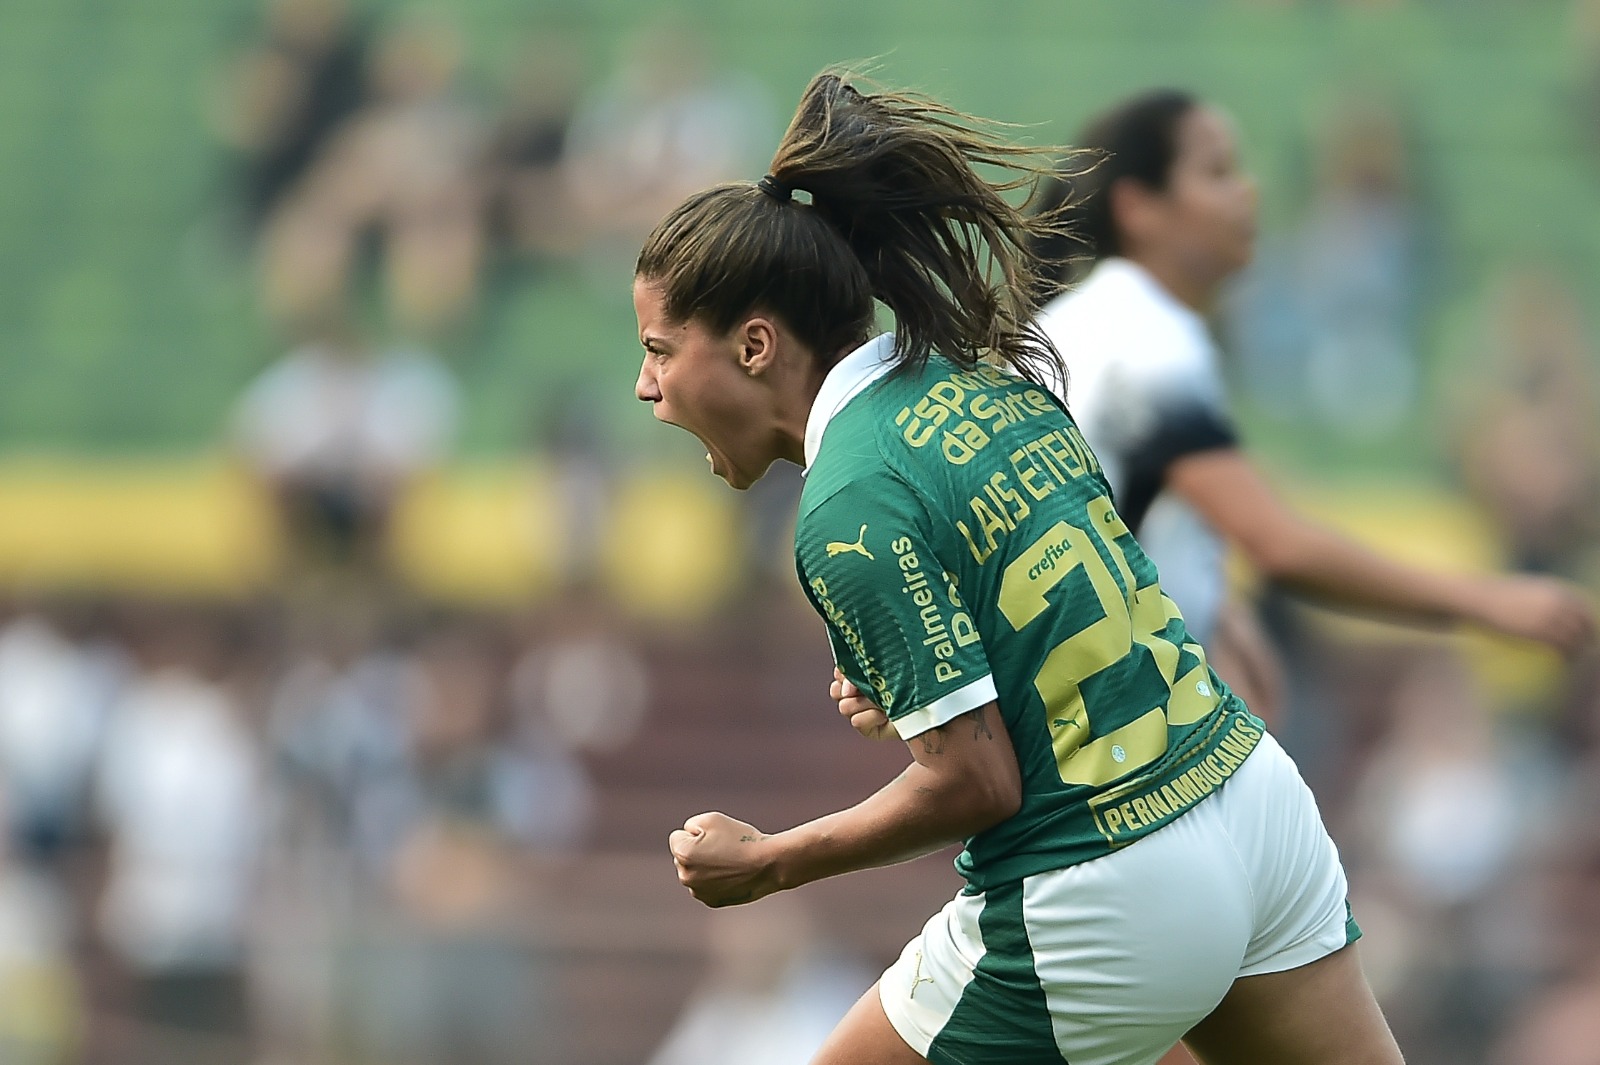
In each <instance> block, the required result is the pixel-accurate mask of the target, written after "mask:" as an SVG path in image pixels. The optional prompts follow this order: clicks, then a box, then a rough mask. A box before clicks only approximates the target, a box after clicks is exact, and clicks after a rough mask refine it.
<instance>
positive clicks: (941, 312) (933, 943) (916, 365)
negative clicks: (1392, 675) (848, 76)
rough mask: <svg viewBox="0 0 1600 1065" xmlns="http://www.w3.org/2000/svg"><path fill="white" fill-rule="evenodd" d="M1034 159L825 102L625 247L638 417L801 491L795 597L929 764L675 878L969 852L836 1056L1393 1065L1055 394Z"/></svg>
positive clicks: (1292, 789)
mask: <svg viewBox="0 0 1600 1065" xmlns="http://www.w3.org/2000/svg"><path fill="white" fill-rule="evenodd" d="M1029 160H1030V157H1029V156H1028V155H1027V153H1025V152H1022V151H1021V150H1020V149H1017V148H1014V147H1011V146H1009V145H1007V144H1005V143H1004V142H1003V141H1002V140H1000V139H998V138H996V137H994V136H992V135H991V134H989V133H988V132H986V131H985V130H984V129H983V127H981V126H978V125H976V123H975V121H974V120H971V119H969V118H967V117H966V116H963V115H960V114H958V113H956V112H953V111H951V110H949V109H947V108H945V107H942V106H940V105H939V104H937V103H935V102H932V101H929V100H925V99H921V98H915V97H910V96H903V95H897V94H891V93H882V94H871V95H865V94H862V93H860V92H858V91H856V90H855V89H854V88H852V87H850V86H849V85H847V84H845V83H844V82H843V81H841V80H840V78H839V77H837V76H834V75H831V74H825V75H822V76H819V77H818V78H816V79H815V80H814V81H813V82H812V83H811V84H810V86H808V87H807V89H806V91H805V94H804V96H803V98H802V99H801V101H800V105H799V109H798V111H797V113H796V115H795V117H794V120H793V122H792V124H791V125H790V127H789V130H788V132H787V133H786V134H785V136H784V139H783V142H782V143H781V144H780V146H779V148H778V151H777V154H776V156H775V158H774V159H773V162H772V169H771V173H770V174H769V175H768V176H767V177H766V178H764V179H762V181H761V182H759V183H758V184H755V185H751V184H731V185H721V186H718V187H716V188H713V189H710V190H707V191H705V192H702V193H700V194H698V195H696V196H694V197H691V198H690V199H689V200H688V201H687V202H685V203H684V204H683V205H682V206H680V207H679V208H677V209H676V210H675V211H673V212H672V213H671V214H670V215H668V217H667V218H666V219H665V220H664V221H663V222H662V223H661V224H660V226H659V227H658V228H657V229H656V231H655V232H654V233H653V234H652V235H651V236H650V238H649V240H648V241H647V242H646V244H645V247H644V249H643V251H642V252H641V254H640V256H639V263H638V269H637V271H636V278H635V283H634V307H635V310H636V312H637V314H638V318H639V335H640V340H641V342H642V343H643V345H644V348H645V353H646V354H645V358H644V364H643V366H642V368H641V370H640V373H639V380H638V385H637V392H638V396H639V398H640V399H642V400H645V401H648V402H649V403H650V404H651V405H652V407H653V408H654V411H655V415H656V417H657V418H659V419H661V420H662V421H666V422H670V423H672V424H675V425H678V426H681V427H682V428H684V429H686V430H688V431H689V432H691V433H693V434H694V435H695V436H697V437H698V438H699V439H700V440H701V442H702V443H704V445H705V447H706V452H707V455H708V457H709V458H710V461H711V468H712V470H713V472H715V473H716V474H717V475H718V476H720V477H722V478H723V479H724V480H726V481H727V482H728V483H729V484H730V485H732V486H734V487H735V488H745V487H748V486H749V485H750V484H752V483H753V482H754V481H756V480H757V479H758V478H759V477H761V476H762V474H763V473H764V472H765V471H766V470H767V468H768V467H769V466H770V465H771V464H772V463H773V462H774V461H776V460H777V459H788V460H790V461H792V462H795V463H797V464H801V465H803V466H804V467H805V468H806V470H807V481H806V486H805V489H804V492H803V495H802V498H801V504H800V517H799V522H798V531H797V534H796V556H797V564H798V568H799V572H800V576H801V580H802V583H803V585H804V587H805V590H806V593H807V595H808V596H809V597H810V599H811V601H812V603H813V604H814V605H815V607H816V609H817V611H818V612H819V613H820V614H821V615H822V617H823V619H824V620H825V622H826V625H827V629H828V633H829V636H830V637H831V639H832V643H833V648H834V653H835V656H836V659H837V661H838V663H839V664H840V666H841V668H842V670H843V672H844V675H845V676H847V677H848V678H849V679H850V681H851V682H853V683H854V684H856V685H858V686H859V687H860V688H861V689H862V690H863V691H865V692H867V693H869V694H870V695H871V697H872V699H873V700H874V701H875V703H876V704H877V705H878V706H881V707H882V708H883V710H884V711H885V712H886V714H887V718H888V721H889V723H890V725H891V726H892V728H893V729H894V730H895V732H896V733H898V735H899V736H900V737H901V738H902V739H904V740H906V741H907V743H908V746H909V748H910V752H911V757H912V764H911V765H910V766H908V767H907V769H906V770H905V772H904V773H903V774H901V775H900V776H899V777H898V778H896V779H895V780H894V781H892V782H890V783H889V784H887V785H886V786H885V787H884V788H883V789H881V790H880V791H878V792H877V793H876V794H874V795H872V796H870V797H869V798H867V799H865V800H863V801H862V802H860V803H859V804H857V805H855V806H852V807H850V808H849V809H845V810H841V811H839V812H837V813H834V814H830V815H828V816H826V817H822V818H819V819H817V820H815V821H811V822H809V823H807V824H803V825H800V826H798V827H796V828H791V829H789V830H787V831H783V832H778V833H775V834H767V833H764V832H761V831H759V830H758V829H756V828H755V827H753V826H751V825H748V824H745V823H743V822H740V821H737V820H735V819H733V818H732V817H729V816H727V815H725V814H721V813H705V814H699V815H697V816H695V817H691V818H690V819H689V820H688V821H687V822H686V823H685V825H684V827H683V829H682V830H681V831H677V832H674V833H672V837H671V840H670V844H669V845H670V848H671V851H672V856H673V860H674V862H675V864H676V867H677V870H678V876H679V879H680V880H681V881H682V882H683V883H684V884H685V885H687V886H688V888H689V889H690V890H691V891H692V892H693V894H694V896H695V897H696V898H698V899H700V900H701V901H702V902H704V903H706V904H707V905H711V906H726V905H732V904H736V903H743V902H749V901H751V900H754V899H758V898H761V897H762V896H764V895H768V894H770V893H772V892H774V891H779V890H783V889H786V888H792V887H796V886H798V885H800V884H804V883H807V882H809V881H813V880H817V879H819V878H822V877H827V876H833V875H837V874H839V873H845V872H850V871H852V870H856V869H863V868H868V867H871V866H877V865H884V864H888V863H891V862H898V861H903V860H905V859H908V858H912V857H916V856H918V855H922V854H927V853H930V852H932V851H934V850H937V849H939V848H941V847H944V846H946V845H948V844H950V843H954V842H963V843H964V850H963V851H962V854H961V856H960V858H959V859H958V861H957V865H958V868H959V869H960V871H961V873H962V874H963V876H964V877H965V878H966V880H967V886H966V888H965V889H964V890H963V891H962V892H961V893H960V894H959V895H958V896H957V897H956V898H955V899H954V900H953V901H951V902H950V903H949V905H947V906H946V907H945V908H944V909H943V910H942V911H940V912H939V913H938V914H936V915H934V916H933V917H932V918H931V919H930V920H929V921H928V923H927V925H926V926H925V927H924V929H923V930H922V932H921V934H920V935H918V936H917V937H916V938H914V939H913V940H912V941H911V942H910V943H909V944H908V945H907V947H906V949H905V952H904V953H903V954H902V956H901V957H900V959H899V960H898V961H897V962H896V963H895V964H894V965H892V966H891V967H890V968H889V969H888V970H887V971H886V972H885V973H884V974H883V977H882V978H881V979H880V981H879V982H878V985H877V986H876V987H874V988H873V990H872V991H870V992H869V993H868V994H867V995H866V996H864V997H863V998H862V999H861V1001H860V1002H859V1003H858V1004H857V1005H856V1007H855V1008H854V1009H853V1010H852V1011H851V1012H850V1014H849V1015H848V1016H847V1017H846V1018H845V1019H844V1020H843V1021H842V1022H841V1023H840V1026H839V1028H838V1029H837V1031H836V1032H835V1033H834V1035H833V1036H832V1038H831V1039H830V1041H829V1042H828V1043H827V1045H826V1046H825V1047H824V1048H823V1050H822V1051H821V1052H820V1053H819V1056H818V1058H817V1062H818V1065H913V1063H917V1062H922V1061H931V1062H937V1063H951V1065H954V1063H962V1065H969V1063H970V1065H983V1063H1015V1065H1021V1063H1035V1062H1045V1061H1061V1060H1066V1061H1070V1062H1072V1063H1073V1065H1148V1063H1150V1062H1154V1061H1155V1060H1156V1059H1158V1058H1159V1057H1160V1056H1161V1055H1162V1053H1163V1052H1164V1051H1166V1050H1167V1049H1168V1048H1169V1047H1170V1046H1172V1045H1173V1043H1174V1042H1176V1041H1177V1040H1178V1039H1179V1038H1186V1040H1187V1041H1188V1042H1189V1043H1190V1045H1191V1046H1192V1047H1193V1048H1194V1049H1195V1051H1196V1052H1197V1053H1198V1054H1199V1055H1200V1056H1201V1057H1202V1058H1203V1060H1205V1061H1206V1062H1208V1063H1230V1065H1231V1063H1240V1065H1243V1063H1246V1062H1248V1063H1251V1065H1263V1063H1274V1065H1302V1063H1304V1065H1321V1063H1329V1065H1332V1063H1335V1062H1337V1063H1339V1065H1357V1063H1360V1065H1377V1063H1382V1065H1393V1063H1395V1062H1399V1061H1400V1060H1401V1059H1400V1054H1399V1051H1398V1050H1397V1049H1396V1047H1395V1044H1394V1041H1393V1039H1392V1037H1391V1036H1390V1034H1389V1031H1388V1028H1387V1026H1386V1025H1385V1023H1384V1020H1383V1017H1382V1015H1381V1014H1380V1012H1379V1010H1378V1007H1377V1005H1376V1003H1375V1002H1374V1000H1373V998H1372V995H1371V992H1370V991H1369V990H1368V988H1367V985H1366V982H1365V980H1364V978H1363V976H1362V974H1361V967H1360V963H1359V961H1358V959H1357V955H1356V950H1355V947H1354V946H1353V941H1354V939H1355V937H1356V936H1357V935H1358V934H1359V932H1358V930H1357V929H1356V928H1355V926H1354V924H1353V922H1351V921H1350V920H1349V915H1348V911H1347V908H1346V905H1345V878H1344V873H1343V871H1342V870H1341V868H1340V866H1339V860H1338V855H1337V853H1336V851H1335V849H1334V846H1333V843H1332V842H1331V840H1329V838H1328V835H1327V833H1326V831H1325V830H1324V829H1323V827H1322V824H1321V820H1320V818H1319V816H1318V813H1317V809H1316V805H1315V803H1314V801H1313V799H1312V797H1311V795H1310V793H1309V792H1308V791H1307V789H1306V787H1305V785H1304V784H1303V783H1302V782H1301V780H1300V777H1299V774H1298V772H1297V771H1296V769H1295V767H1294V764H1293V763H1292V762H1291V761H1290V760H1289V758H1288V757H1287V756H1286V755H1285V754H1284V753H1283V751H1282V750H1281V749H1280V748H1279V747H1278V745H1277V744H1276V743H1275V742H1274V740H1273V739H1272V737H1271V736H1270V735H1268V734H1267V733H1266V732H1265V730H1264V729H1263V727H1262V724H1261V722H1260V721H1259V720H1258V719H1256V718H1255V717H1254V716H1252V715H1251V714H1250V713H1249V711H1248V710H1247V709H1246V708H1245V706H1244V705H1243V703H1242V702H1241V701H1240V700H1239V699H1238V698H1237V697H1235V696H1233V695H1232V694H1231V693H1230V692H1229V691H1228V689H1227V688H1226V687H1225V686H1224V685H1223V684H1222V683H1221V682H1220V681H1218V679H1217V677H1216V676H1215V674H1214V673H1213V672H1212V671H1211V669H1210V667H1209V666H1208V665H1207V662H1206V656H1205V652H1204V650H1203V649H1202V648H1201V646H1200V645H1199V644H1197V643H1196V642H1195V641H1194V640H1192V639H1191V638H1190V636H1189V633H1188V630H1187V629H1186V628H1185V626H1184V623H1183V619H1182V617H1181V616H1180V614H1179V612H1178V610H1177V608H1176V607H1175V606H1174V605H1173V603H1172V601H1171V600H1170V599H1169V598H1167V597H1166V596H1165V595H1163V594H1162V591H1161V588H1160V586H1159V584H1158V583H1157V579H1156V570H1155V567H1154V566H1153V565H1151V563H1150V561H1149V559H1148V558H1146V557H1145V554H1144V552H1143V551H1142V550H1140V548H1139V545H1138V543H1137V542H1136V541H1135V540H1134V538H1133V536H1132V535H1131V534H1130V533H1129V531H1128V527H1127V525H1126V524H1125V523H1124V521H1123V520H1122V518H1121V517H1120V516H1119V514H1118V513H1117V510H1116V509H1115V507H1113V505H1112V503H1111V499H1110V495H1109V491H1108V488H1107V484H1106V481H1105V478H1104V476H1103V473H1102V471H1101V467H1100V464H1099V462H1098V461H1097V460H1096V458H1095V456H1094V454H1093V452H1092V451H1091V450H1090V449H1089V447H1088V446H1087V445H1086V444H1085V442H1084V440H1083V438H1082V436H1081V435H1080V434H1079V432H1078V429H1077V427H1076V426H1075V425H1074V423H1073V422H1072V420H1071V418H1070V417H1069V416H1068V415H1067V414H1066V412H1065V411H1064V409H1063V408H1062V407H1061V406H1060V405H1059V403H1058V402H1057V401H1056V400H1055V399H1054V398H1053V397H1052V396H1051V395H1050V394H1049V393H1048V392H1047V390H1046V389H1045V388H1043V387H1042V386H1041V385H1040V384H1039V383H1038V382H1040V381H1041V380H1043V379H1045V378H1046V377H1048V376H1050V375H1052V374H1054V373H1056V372H1057V370H1056V366H1057V364H1058V356H1057V355H1056V354H1055V352H1054V350H1053V349H1052V347H1051V346H1050V344H1049V342H1048V340H1046V339H1045V338H1043V337H1042V336H1041V335H1040V334H1038V333H1037V332H1036V331H1035V330H1034V329H1033V328H1032V327H1030V326H1029V325H1028V324H1027V319H1028V314H1029V306H1028V300H1027V294H1028V292H1029V291H1030V286H1032V285H1033V284H1034V283H1035V282H1036V281H1037V280H1038V272H1039V264H1038V263H1037V261H1036V260H1035V258H1034V257H1033V255H1032V254H1031V253H1030V252H1029V251H1028V250H1027V248H1028V246H1029V244H1030V242H1031V241H1032V240H1034V239H1036V238H1040V237H1043V236H1044V235H1046V234H1048V233H1050V232H1053V231H1055V229H1056V228H1057V227H1058V225H1059V221H1058V219H1056V218H1055V217H1054V216H1052V215H1049V214H1046V215H1040V216H1034V217H1028V216H1026V215H1024V214H1023V213H1022V212H1021V211H1019V210H1018V209H1016V208H1015V207H1013V206H1011V205H1010V204H1009V203H1008V202H1007V201H1006V199H1004V198H1003V196H1002V195H1001V192H1002V191H1003V189H1004V188H1006V187H1016V186H1020V185H1027V184H1029V183H1031V182H1032V181H1033V180H1034V179H1036V178H1037V177H1038V176H1039V175H1040V170H1039V169H1038V167H1037V166H1035V165H1033V164H1032V163H1031V162H1030V161H1029ZM978 163H983V164H987V165H989V166H991V167H996V168H1001V169H1002V170H1003V169H1007V168H1009V171H1010V176H1011V178H1012V179H1013V180H1014V184H1013V185H1010V186H1004V185H1002V186H996V185H994V184H991V183H989V182H987V181H985V180H984V179H983V178H981V177H980V176H979V175H978V174H977V173H976V172H975V171H974V169H973V167H974V165H975V164H978ZM796 191H800V192H803V193H804V194H805V199H804V200H802V199H798V198H796V197H795V195H794V194H795V192H796ZM874 300H878V301H881V302H882V303H884V304H885V305H887V306H888V307H889V308H890V310H892V311H893V312H894V315H895V320H896V329H897V332H896V333H895V334H893V335H887V334H885V335H878V336H874V335H873V333H874Z"/></svg>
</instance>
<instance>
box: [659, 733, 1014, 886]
mask: <svg viewBox="0 0 1600 1065" xmlns="http://www.w3.org/2000/svg"><path fill="white" fill-rule="evenodd" d="M906 744H907V746H909V747H910V748H911V757H912V759H913V761H912V763H911V765H909V766H907V767H906V770H905V772H904V773H901V774H900V775H899V776H898V777H896V778H895V779H894V780H892V781H890V782H889V783H888V784H886V785H884V786H883V787H882V788H881V789H879V790H878V791H877V792H876V793H875V794H873V795H872V796H870V797H868V798H867V799H864V800H863V801H861V802H859V803H857V804H856V805H854V806H852V807H850V808H849V809H848V810H840V811H839V812H838V813H833V814H828V815H827V816H826V817H819V818H817V819H816V820H815V821H808V822H806V823H805V824H803V825H800V826H798V827H796V828H791V829H789V830H788V831H786V832H778V833H775V834H773V835H767V834H765V833H762V832H760V831H758V830H757V829H755V828H754V827H752V826H750V825H747V824H745V823H744V822H742V821H736V820H734V819H733V818H731V817H729V816H727V815H726V814H720V813H705V814H699V815H697V816H695V817H691V818H689V820H688V821H687V822H685V823H684V826H683V828H682V829H680V830H678V831H676V832H674V833H672V838H671V841H670V847H671V849H672V858H673V862H674V864H676V866H677V868H678V879H679V881H681V882H682V883H683V884H684V886H686V887H687V888H688V889H689V890H690V891H691V892H692V893H693V894H694V897H695V898H697V899H699V900H700V901H701V902H703V903H705V904H706V905H707V906H732V905H735V904H737V903H741V902H754V901H755V900H756V899H759V898H761V897H763V896H765V895H770V894H772V893H773V892H775V891H781V890H784V889H786V888H793V887H799V886H800V885H801V884H808V883H810V882H811V881H813V880H821V879H823V878H824V877H830V876H838V875H839V874H840V873H850V872H855V871H856V870H858V869H871V868H874V867H876V866H880V865H893V864H894V863H896V862H903V861H906V860H908V859H911V858H918V857H921V856H922V855H924V854H931V853H933V852H934V851H936V850H939V849H941V848H943V847H946V846H949V845H950V844H952V843H959V842H961V841H962V840H964V839H966V838H967V837H969V836H972V835H975V834H976V833H978V832H982V831H983V830H984V829H986V828H992V827H993V826H995V825H997V824H999V823H1000V822H1001V821H1004V820H1005V819H1006V818H1008V817H1010V816H1011V815H1012V814H1014V813H1016V812H1017V809H1018V808H1019V807H1020V806H1021V804H1022V774H1021V771H1020V770H1019V769H1018V767H1017V756H1016V752H1015V751H1013V750H1012V747H1011V736H1010V734H1009V733H1007V732H1006V726H1005V722H1004V721H1002V720H1001V718H1000V707H999V705H998V704H996V703H993V702H991V703H987V704H985V705H984V706H981V707H979V708H978V709H976V710H972V711H969V712H967V713H965V714H962V715H960V716H958V717H955V718H952V719H951V720H950V721H948V722H947V723H945V724H943V725H941V726H939V727H937V728H933V729H929V730H928V731H927V732H924V733H921V734H920V735H917V736H913V737H912V738H911V739H909V740H907V741H906Z"/></svg>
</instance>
